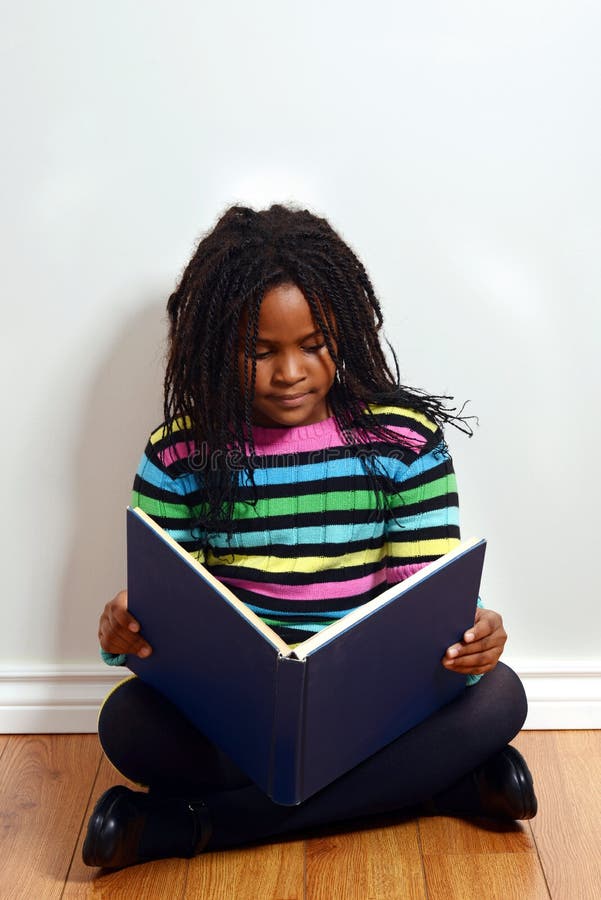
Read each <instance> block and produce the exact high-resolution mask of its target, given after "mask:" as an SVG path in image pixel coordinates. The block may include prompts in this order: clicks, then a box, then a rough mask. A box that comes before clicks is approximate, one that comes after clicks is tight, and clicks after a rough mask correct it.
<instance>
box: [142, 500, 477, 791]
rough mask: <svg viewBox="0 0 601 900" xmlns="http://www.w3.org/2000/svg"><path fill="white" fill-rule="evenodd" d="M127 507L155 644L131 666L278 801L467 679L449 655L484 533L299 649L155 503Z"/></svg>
mask: <svg viewBox="0 0 601 900" xmlns="http://www.w3.org/2000/svg"><path fill="white" fill-rule="evenodd" d="M127 519H128V521H127V566H128V606H129V609H130V611H131V613H132V615H134V616H135V617H136V618H137V619H138V620H139V621H140V623H141V627H142V632H143V634H144V636H145V638H146V639H147V640H148V642H149V643H150V645H151V646H152V647H153V653H152V654H151V656H149V657H148V658H147V659H139V658H138V657H137V656H131V655H130V656H128V662H127V665H128V666H129V668H130V669H131V670H132V671H133V672H135V673H136V674H137V675H138V676H139V677H140V678H142V679H143V680H144V681H146V682H147V683H148V684H150V685H152V686H153V687H155V688H157V689H158V690H159V691H161V692H162V693H163V694H164V695H165V696H166V697H168V698H169V699H170V700H171V701H172V702H173V703H174V704H175V705H176V706H178V707H179V708H180V709H181V710H182V712H184V713H185V715H186V716H187V717H188V718H189V719H190V720H191V721H192V722H193V723H194V724H195V725H196V727H197V728H199V729H200V730H201V731H202V732H203V733H204V734H206V735H207V737H209V738H210V739H211V740H212V741H214V742H215V743H216V744H217V745H218V746H219V747H220V748H221V749H222V750H223V751H224V752H226V753H227V754H228V755H229V756H230V757H231V758H232V759H233V760H234V761H235V762H236V763H237V764H238V765H239V766H240V768H241V769H243V770H244V771H245V772H246V773H247V774H248V775H249V777H250V778H252V780H253V781H254V782H255V783H256V784H257V785H258V786H259V787H260V788H261V789H262V790H264V791H265V792H266V794H267V795H268V796H269V797H271V799H272V800H274V801H275V802H276V803H281V804H285V805H294V804H297V803H300V802H302V801H303V800H306V799H307V798H308V797H310V796H311V795H312V794H315V793H316V792H317V791H319V790H320V789H321V788H323V787H325V786H326V785H327V784H329V783H330V782H332V781H334V780H335V779H336V778H338V777H340V776H341V775H343V774H344V773H345V772H347V771H349V769H352V768H353V767H354V766H356V765H358V763H360V762H362V761H363V760H364V759H366V758H367V757H368V756H370V755H371V754H372V753H375V752H376V751H377V750H379V749H381V748H382V747H383V746H385V745H386V744H387V743H389V742H390V741H392V740H394V739H395V738H397V737H399V736H400V735H401V734H402V733H403V732H405V731H407V730H408V729H409V728H412V727H413V726H414V725H416V724H417V723H418V722H420V721H422V720H423V719H425V718H427V717H428V716H429V715H431V714H432V713H433V712H435V711H436V710H437V709H439V708H440V707H441V706H444V705H445V704H446V703H449V702H450V701H452V700H454V699H455V698H456V697H458V696H459V695H460V694H461V693H462V691H463V690H464V689H465V676H464V675H460V674H459V673H456V672H451V671H448V670H447V669H445V668H444V667H443V666H442V664H441V659H442V656H443V655H444V652H445V650H446V648H447V647H448V646H449V645H450V644H452V643H454V642H455V641H457V640H459V639H460V638H461V636H462V635H463V632H464V631H465V630H466V629H467V628H469V627H470V625H472V624H473V622H474V614H475V609H476V602H477V598H478V593H479V590H480V579H481V575H482V566H483V563H484V553H485V548H486V542H485V541H484V540H472V541H463V542H461V543H460V544H459V545H458V547H456V548H455V549H454V550H452V551H451V552H450V553H448V554H446V555H445V556H443V557H441V558H440V559H438V560H436V561H435V562H433V563H430V564H429V565H428V566H426V567H425V568H424V569H422V570H420V571H419V572H418V573H416V574H415V575H412V576H411V577H410V578H408V579H407V580H406V581H403V582H401V583H400V584H397V585H393V586H392V587H390V588H388V589H387V590H385V591H384V592H383V593H382V594H380V595H379V596H378V597H377V598H375V600H371V601H369V602H368V603H366V604H364V605H363V606H361V607H359V608H358V609H357V610H355V611H354V612H352V613H349V614H348V615H347V616H345V617H344V618H343V619H341V620H339V621H337V622H336V623H334V624H333V625H330V626H329V627H328V628H326V629H324V630H323V631H321V632H319V633H318V634H317V635H314V636H313V637H311V638H309V639H308V640H306V641H304V642H303V643H302V644H300V645H298V646H297V647H296V648H295V649H294V650H292V649H291V648H290V647H289V646H288V645H287V644H286V643H284V641H283V640H282V639H281V638H280V637H279V636H278V635H277V634H276V633H275V632H274V631H272V630H271V629H270V628H269V626H267V625H266V624H265V623H264V622H263V621H262V620H261V619H260V618H259V617H258V616H257V615H255V614H254V613H253V612H252V611H251V610H250V609H249V608H248V607H247V606H246V605H245V604H244V603H243V602H242V601H241V600H239V599H238V598H237V597H236V596H235V595H234V594H233V593H232V591H230V590H229V589H228V588H227V587H226V586H225V585H223V584H221V583H220V582H219V581H218V580H217V579H216V578H215V577H214V576H213V575H211V573H210V572H209V571H208V570H207V569H205V568H204V567H203V566H202V565H200V563H198V562H197V561H196V560H195V559H194V558H193V557H192V556H190V554H188V553H187V552H186V551H185V550H184V549H183V548H182V547H180V546H179V544H177V543H176V542H175V541H174V540H173V538H171V537H170V535H168V534H167V533H166V532H165V531H163V529H161V528H160V527H159V526H158V525H157V524H156V523H155V522H154V521H153V520H152V519H151V518H150V517H149V516H147V515H146V514H145V513H144V512H143V511H142V510H140V509H137V508H136V509H131V508H129V509H128V511H127Z"/></svg>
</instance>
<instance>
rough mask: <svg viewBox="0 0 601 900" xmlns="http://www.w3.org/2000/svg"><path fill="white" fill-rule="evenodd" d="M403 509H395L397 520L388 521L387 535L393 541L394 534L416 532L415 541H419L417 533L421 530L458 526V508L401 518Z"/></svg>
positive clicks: (400, 507) (430, 511)
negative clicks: (442, 526)
mask: <svg viewBox="0 0 601 900" xmlns="http://www.w3.org/2000/svg"><path fill="white" fill-rule="evenodd" d="M402 510H403V507H402V506H399V507H397V510H396V511H397V512H398V515H397V518H396V520H395V519H393V520H391V521H390V523H389V525H388V534H389V535H390V536H391V537H392V538H393V539H394V536H395V532H396V533H397V534H399V533H400V534H402V532H403V531H411V530H413V531H416V532H418V534H416V536H415V539H416V540H419V531H420V529H421V528H438V527H440V526H441V525H457V526H458V525H459V507H458V506H445V508H444V509H430V510H428V511H427V512H424V513H421V514H419V513H418V515H416V516H403V515H402Z"/></svg>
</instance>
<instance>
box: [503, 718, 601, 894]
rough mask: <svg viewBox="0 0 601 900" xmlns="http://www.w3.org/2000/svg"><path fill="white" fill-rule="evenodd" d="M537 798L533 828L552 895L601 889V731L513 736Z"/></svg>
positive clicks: (592, 891) (538, 732)
mask: <svg viewBox="0 0 601 900" xmlns="http://www.w3.org/2000/svg"><path fill="white" fill-rule="evenodd" d="M516 745H517V746H518V749H520V751H521V752H522V753H523V754H524V756H525V757H526V759H527V761H528V765H529V766H530V768H531V770H532V773H533V776H534V783H535V788H536V792H537V796H538V801H539V811H538V815H537V816H536V817H535V818H534V819H533V820H532V823H531V824H532V833H533V835H534V839H535V841H536V846H537V848H538V852H539V854H540V858H541V861H542V865H543V868H544V871H545V875H546V878H547V882H548V884H549V889H550V893H551V896H552V897H553V900H572V898H578V900H597V898H598V897H599V896H600V893H601V731H559V732H544V731H529V732H522V734H520V735H519V740H517V741H516Z"/></svg>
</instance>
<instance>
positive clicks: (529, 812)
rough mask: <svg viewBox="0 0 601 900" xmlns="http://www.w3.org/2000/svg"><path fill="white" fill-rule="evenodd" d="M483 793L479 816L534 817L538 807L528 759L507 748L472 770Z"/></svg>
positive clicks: (477, 785)
mask: <svg viewBox="0 0 601 900" xmlns="http://www.w3.org/2000/svg"><path fill="white" fill-rule="evenodd" d="M473 777H474V780H475V783H476V787H477V788H478V793H479V794H480V803H481V806H482V812H481V813H480V815H482V816H485V817H490V818H493V819H533V818H534V816H535V815H536V811H537V809H538V803H537V801H536V794H535V793H534V784H533V781H532V775H531V773H530V769H529V768H528V766H527V765H526V760H525V759H524V757H523V756H522V754H521V753H519V752H518V751H517V750H516V749H515V747H511V746H508V747H505V749H504V750H501V752H500V753H497V754H496V755H495V756H493V757H491V758H490V759H489V760H487V761H486V762H485V763H483V764H482V765H481V766H479V767H478V768H477V769H476V770H475V772H474V773H473Z"/></svg>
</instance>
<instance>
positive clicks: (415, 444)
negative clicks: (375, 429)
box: [386, 425, 426, 450]
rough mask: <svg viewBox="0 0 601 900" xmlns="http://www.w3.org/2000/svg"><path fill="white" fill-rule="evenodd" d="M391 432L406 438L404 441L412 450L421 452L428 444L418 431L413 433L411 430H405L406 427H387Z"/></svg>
mask: <svg viewBox="0 0 601 900" xmlns="http://www.w3.org/2000/svg"><path fill="white" fill-rule="evenodd" d="M386 427H387V428H388V430H389V431H394V433H395V434H398V435H399V436H400V437H402V438H404V441H405V443H406V445H407V446H408V447H410V448H411V450H421V448H422V447H423V446H424V444H425V443H426V438H425V437H424V436H423V435H422V434H418V433H417V431H413V430H412V429H411V428H405V427H404V426H403V427H401V426H398V425H387V426H386Z"/></svg>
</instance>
